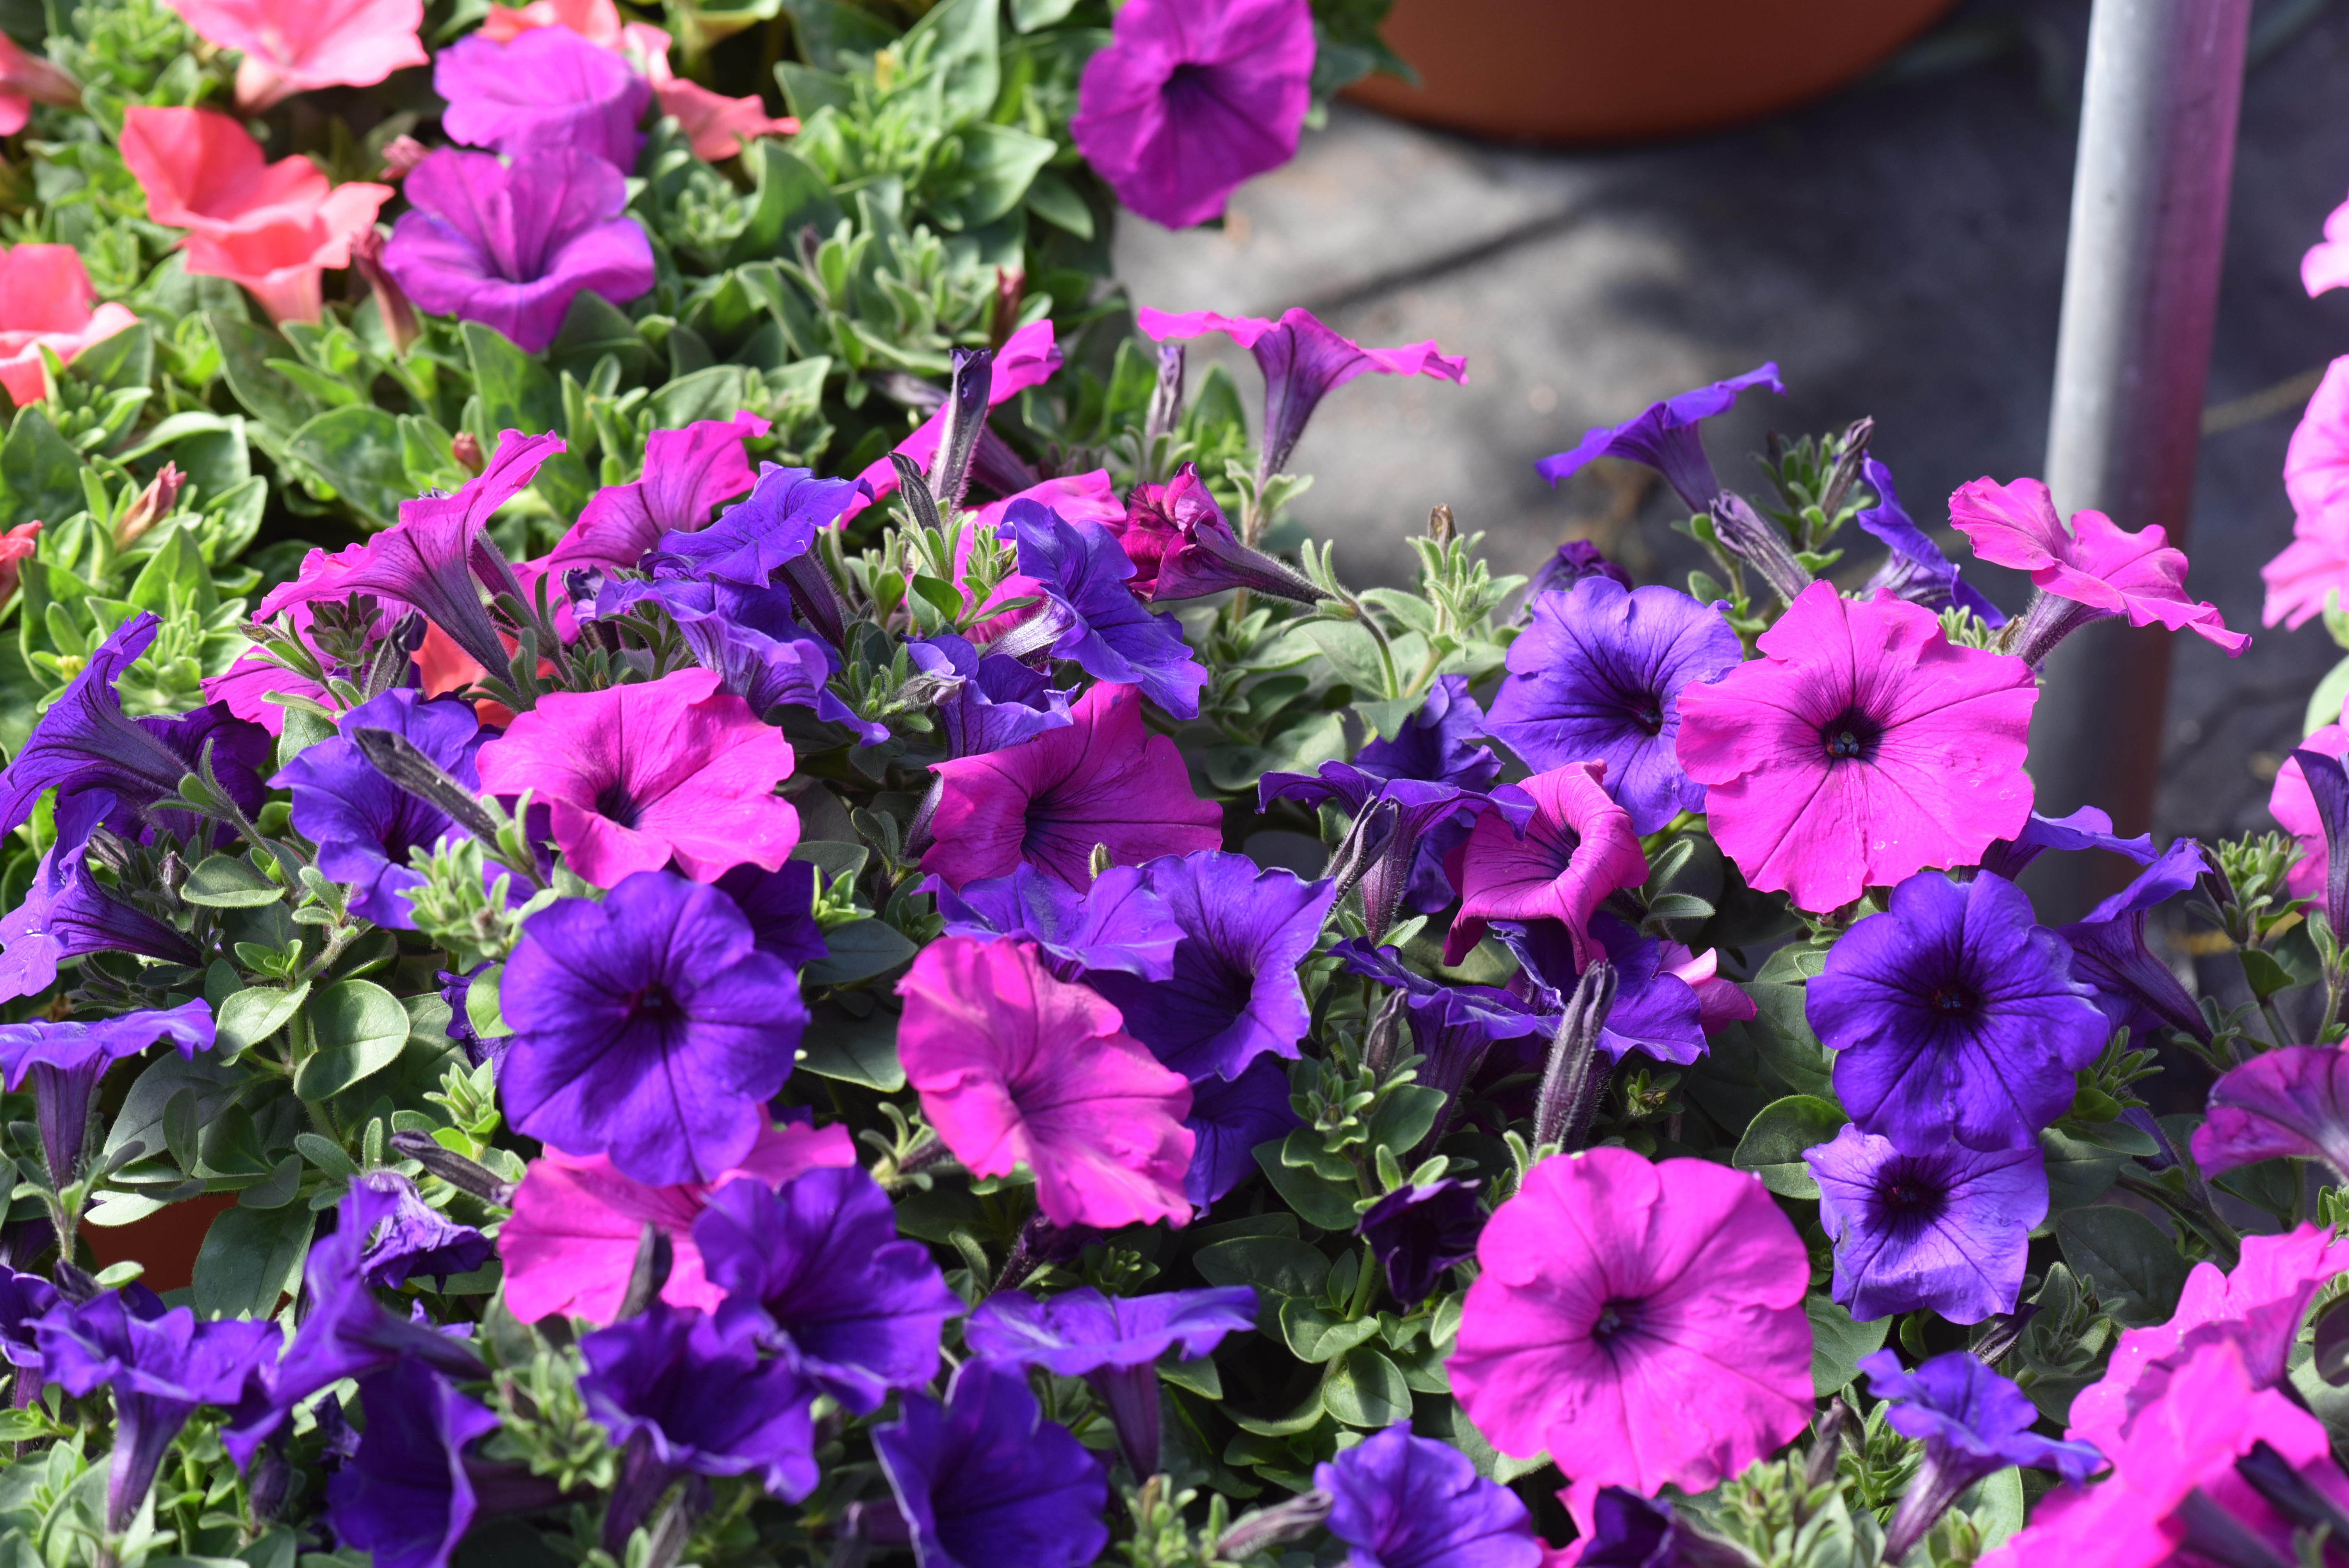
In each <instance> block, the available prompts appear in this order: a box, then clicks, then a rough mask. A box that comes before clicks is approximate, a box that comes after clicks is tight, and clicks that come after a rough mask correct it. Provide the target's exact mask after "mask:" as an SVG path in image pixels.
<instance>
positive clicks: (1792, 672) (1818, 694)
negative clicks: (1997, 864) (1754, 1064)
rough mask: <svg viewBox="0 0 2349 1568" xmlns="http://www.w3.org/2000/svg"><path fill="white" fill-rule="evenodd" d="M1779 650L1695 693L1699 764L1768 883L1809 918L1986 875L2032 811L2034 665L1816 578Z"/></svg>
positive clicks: (1756, 877)
mask: <svg viewBox="0 0 2349 1568" xmlns="http://www.w3.org/2000/svg"><path fill="white" fill-rule="evenodd" d="M1761 648H1762V652H1763V654H1764V655H1765V656H1764V657H1763V658H1760V659H1749V660H1747V661H1746V662H1745V663H1744V664H1742V665H1738V666H1737V668H1735V669H1733V670H1732V671H1731V672H1730V673H1729V674H1728V675H1727V676H1724V677H1723V679H1722V680H1720V681H1719V682H1717V683H1715V684H1713V685H1704V684H1702V683H1698V684H1692V685H1691V686H1687V687H1686V688H1684V689H1683V690H1682V693H1681V696H1680V706H1681V733H1680V740H1679V744H1678V748H1677V751H1678V755H1679V757H1680V760H1681V766H1682V768H1683V769H1686V770H1687V771H1688V775H1689V777H1690V778H1692V779H1695V780H1696V781H1697V782H1698V783H1700V784H1702V785H1705V786H1706V787H1707V792H1706V797H1705V813H1706V819H1707V820H1708V822H1709V823H1710V825H1711V827H1712V829H1713V836H1714V838H1715V839H1716V840H1717V841H1719V842H1720V844H1721V848H1722V851H1723V853H1725V854H1727V855H1728V856H1729V858H1730V859H1732V860H1733V861H1736V862H1737V868H1738V870H1740V871H1741V872H1744V874H1745V880H1746V882H1748V883H1750V884H1751V885H1752V886H1754V887H1755V888H1758V889H1761V890H1762V891H1764V892H1782V891H1783V892H1787V893H1790V894H1792V895H1793V897H1794V900H1795V903H1797V904H1799V905H1801V906H1802V907H1803V908H1805V909H1808V910H1817V911H1826V910H1831V909H1835V908H1837V907H1839V906H1841V905H1843V904H1847V903H1850V902H1851V901H1852V900H1854V899H1856V898H1857V897H1858V896H1859V895H1860V892H1861V891H1862V890H1863V889H1866V888H1868V887H1889V886H1892V885H1893V884H1894V883H1896V882H1901V881H1903V880H1904V879H1906V878H1908V877H1910V876H1913V875H1914V874H1916V873H1917V872H1920V871H1922V870H1924V869H1926V868H1927V867H1929V866H1964V865H1972V864H1974V863H1976V862H1977V861H1980V860H1981V858H1982V851H1983V850H1984V849H1986V848H1988V847H1989V846H1990V844H1991V843H1992V841H1995V840H1998V839H2011V838H2013V837H2014V835H2016V834H2017V833H2019V832H2021V831H2022V830H2023V823H2024V822H2025V821H2027V820H2029V819H2030V816H2031V779H2030V777H2029V775H2027V774H2025V773H2024V772H2023V756H2024V753H2025V752H2026V751H2027V750H2028V749H2029V742H2030V736H2031V708H2032V705H2033V703H2034V702H2035V701H2037V700H2038V696H2039V693H2038V687H2037V685H2036V683H2035V682H2034V681H2033V678H2032V674H2031V666H2030V665H2026V664H2024V663H2023V661H2022V660H2021V659H2017V658H2012V657H2009V656H2008V655H2003V654H1991V653H1983V652H1982V651H1981V650H1979V649H1973V648H1958V647H1952V646H1951V645H1950V641H1949V639H1948V638H1947V637H1946V636H1944V635H1942V634H1941V624H1940V621H1939V620H1938V619H1937V618H1936V617H1935V616H1934V615H1933V614H1932V612H1930V611H1929V610H1923V609H1920V608H1919V607H1918V606H1916V605H1914V604H1910V603H1905V602H1903V601H1901V600H1899V599H1895V598H1892V597H1891V596H1890V595H1889V594H1879V595H1878V598H1877V600H1876V601H1875V602H1874V603H1859V602H1857V601H1853V600H1847V599H1844V598H1842V597H1840V596H1838V595H1837V593H1836V591H1835V588H1834V587H1833V585H1831V584H1829V583H1813V584H1812V585H1811V586H1810V587H1808V588H1806V589H1805V590H1803V592H1802V593H1800V594H1799V595H1798V596H1796V598H1795V603H1793V604H1792V605H1790V606H1788V608H1787V611H1786V614H1785V615H1784V616H1782V617H1780V619H1779V621H1778V624H1776V625H1775V626H1773V627H1771V628H1770V629H1769V630H1768V631H1766V632H1764V633H1763V634H1762V638H1761Z"/></svg>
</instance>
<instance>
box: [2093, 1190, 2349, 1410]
mask: <svg viewBox="0 0 2349 1568" xmlns="http://www.w3.org/2000/svg"><path fill="white" fill-rule="evenodd" d="M2344 1269H2349V1242H2342V1241H2337V1240H2335V1239H2334V1238H2333V1235H2332V1234H2331V1233H2329V1232H2326V1231H2323V1230H2320V1229H2319V1228H2318V1227H2316V1226H2314V1225H2302V1226H2301V1227H2300V1228H2299V1229H2297V1230H2294V1231H2291V1232H2287V1233H2285V1234H2283V1235H2281V1236H2245V1237H2244V1238H2243V1255H2242V1260H2241V1261H2240V1263H2238V1264H2236V1265H2235V1267H2234V1268H2233V1269H2232V1270H2230V1271H2227V1272H2224V1273H2222V1272H2221V1271H2220V1268H2219V1265H2218V1264H2213V1263H2207V1262H2206V1263H2199V1264H2195V1265H2194V1270H2193V1272H2192V1273H2191V1274H2188V1275H2187V1276H2186V1288H2185V1290H2184V1291H2182V1292H2180V1293H2179V1295H2178V1310H2177V1311H2176V1312H2174V1313H2172V1314H2171V1315H2170V1317H2169V1321H2168V1323H2164V1324H2158V1325H2156V1326H2153V1327H2149V1328H2129V1329H2124V1330H2122V1332H2121V1337H2120V1343H2119V1344H2118V1345H2116V1346H2114V1347H2113V1355H2112V1359H2111V1361H2110V1362H2108V1363H2107V1364H2106V1367H2105V1375H2104V1377H2103V1378H2102V1379H2100V1380H2099V1381H2097V1382H2095V1383H2092V1384H2090V1385H2089V1386H2088V1387H2085V1388H2083V1389H2082V1390H2080V1392H2079V1394H2078V1396H2077V1397H2076V1398H2074V1399H2073V1401H2072V1412H2071V1423H2072V1432H2073V1435H2074V1436H2075V1437H2083V1438H2085V1439H2088V1440H2089V1441H2091V1442H2094V1443H2097V1444H2100V1445H2109V1444H2110V1442H2111V1441H2112V1440H2113V1439H2115V1438H2117V1437H2119V1436H2121V1435H2122V1434H2124V1433H2126V1432H2127V1430H2128V1429H2129V1428H2130V1427H2131V1426H2132V1425H2133V1424H2134V1422H2135V1420H2136V1418H2137V1412H2138V1411H2140V1410H2142V1409H2144V1408H2146V1407H2147V1405H2150V1404H2152V1403H2153V1402H2154V1401H2156V1400H2158V1399H2159V1398H2161V1397H2162V1395H2163V1394H2164V1393H2165V1392H2166V1391H2167V1390H2168V1387H2169V1385H2170V1382H2171V1380H2172V1379H2173V1378H2175V1377H2177V1376H2178V1372H2179V1371H2180V1370H2181V1369H2183V1368H2184V1367H2185V1366H2186V1364H2187V1363H2188V1362H2189V1361H2190V1360H2192V1359H2193V1358H2194V1357H2195V1355H2196V1354H2197V1353H2198V1352H2199V1351H2200V1350H2201V1349H2202V1347H2203V1346H2208V1345H2215V1344H2219V1343H2220V1342H2222V1341H2223V1342H2225V1343H2227V1344H2230V1345H2232V1346H2234V1347H2235V1348H2236V1350H2237V1351H2238V1352H2239V1353H2240V1355H2241V1357H2242V1362H2243V1370H2244V1372H2245V1374H2246V1375H2247V1376H2249V1377H2250V1378H2251V1382H2252V1384H2253V1385H2254V1386H2256V1387H2262V1388H2271V1387H2275V1386H2276V1385H2277V1384H2279V1383H2282V1381H2283V1380H2284V1376H2285V1371H2284V1363H2285V1360H2286V1358H2287V1357H2289V1356H2290V1355H2291V1353H2292V1341H2293V1340H2294V1339H2295V1338H2297V1337H2298V1336H2299V1334H2300V1324H2301V1319H2302V1318H2303V1317H2305V1316H2307V1315H2308V1306H2309V1303H2311V1302H2312V1301H2314V1300H2315V1299H2316V1293H2317V1291H2318V1290H2319V1289H2321V1288H2322V1287H2323V1285H2325V1284H2327V1283H2329V1282H2330V1281H2331V1280H2332V1279H2333V1277H2334V1276H2335V1275H2337V1274H2340V1273H2341V1272H2342V1271H2343V1270H2344Z"/></svg>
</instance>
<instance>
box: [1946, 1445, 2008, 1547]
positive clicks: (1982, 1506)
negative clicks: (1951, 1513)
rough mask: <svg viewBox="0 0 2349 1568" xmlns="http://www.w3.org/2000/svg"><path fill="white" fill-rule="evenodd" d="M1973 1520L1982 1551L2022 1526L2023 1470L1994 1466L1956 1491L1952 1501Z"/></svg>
mask: <svg viewBox="0 0 2349 1568" xmlns="http://www.w3.org/2000/svg"><path fill="white" fill-rule="evenodd" d="M1953 1506H1955V1507H1956V1509H1957V1510H1958V1511H1959V1512H1961V1513H1963V1514H1965V1515H1966V1516H1967V1517H1968V1518H1970V1519H1971V1520H1972V1521H1973V1522H1974V1529H1975V1530H1976V1531H1978V1532H1980V1533H1981V1537H1982V1549H1983V1550H1984V1551H1985V1552H1986V1551H1988V1550H1989V1549H1990V1548H1992V1547H1993V1546H1996V1545H1997V1544H1999V1542H2002V1541H2004V1540H2005V1539H2006V1538H2007V1537H2008V1536H2010V1535H2012V1534H2013V1533H2014V1532H2016V1531H2018V1530H2020V1529H2022V1528H2023V1471H2022V1470H2020V1469H2019V1468H2017V1467H2016V1466H2014V1465H2009V1466H2007V1467H2006V1468H2005V1469H2004V1470H1994V1471H1992V1473H1991V1474H1989V1475H1986V1476H1984V1477H1982V1480H1978V1481H1976V1482H1974V1484H1973V1485H1971V1486H1970V1487H1968V1488H1966V1490H1965V1491H1961V1492H1960V1493H1959V1494H1958V1501H1957V1502H1956V1503H1955V1504H1954V1505H1953Z"/></svg>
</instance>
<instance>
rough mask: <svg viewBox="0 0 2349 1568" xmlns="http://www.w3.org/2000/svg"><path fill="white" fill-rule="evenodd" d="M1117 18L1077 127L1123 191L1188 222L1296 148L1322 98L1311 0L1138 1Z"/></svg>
mask: <svg viewBox="0 0 2349 1568" xmlns="http://www.w3.org/2000/svg"><path fill="white" fill-rule="evenodd" d="M1113 27H1114V31H1113V33H1112V36H1111V40H1110V46H1109V47H1108V48H1106V49H1102V50H1101V51H1100V52H1098V53H1097V54H1095V55H1094V56H1093V57H1092V59H1090V60H1088V61H1086V62H1085V74H1084V77H1083V79H1082V80H1081V82H1080V83H1079V84H1078V88H1077V112H1076V116H1075V118H1074V119H1071V120H1070V121H1069V133H1070V134H1071V136H1073V137H1075V138H1076V139H1077V150H1079V151H1081V152H1082V153H1083V154H1084V155H1085V161H1086V162H1088V163H1090V164H1092V166H1093V169H1094V170H1096V171H1097V172H1098V173H1099V174H1100V175H1101V177H1102V179H1104V180H1106V181H1109V183H1110V188H1111V189H1112V190H1113V191H1116V192H1117V197H1118V200H1119V201H1123V202H1124V203H1125V204H1126V205H1127V206H1129V207H1131V208H1133V210H1134V211H1137V212H1139V213H1141V214H1142V215H1143V217H1145V218H1148V219H1150V220H1152V221H1153V222H1160V223H1164V224H1165V225H1166V226H1167V227H1168V228H1170V229H1187V228H1189V227H1190V226H1191V225H1192V224H1194V223H1204V222H1206V221H1207V220H1208V219H1210V218H1213V217H1216V216H1217V215H1218V214H1220V213H1221V212H1222V211H1223V210H1224V202H1225V201H1226V200H1227V199H1228V198H1229V197H1230V196H1231V193H1232V192H1233V191H1236V190H1237V189H1238V188H1239V186H1240V184H1241V182H1242V181H1246V180H1248V179H1251V178H1253V177H1254V176H1256V175H1258V174H1262V173H1264V172H1265V171H1266V170H1270V169H1278V168H1279V167H1280V166H1281V165H1282V164H1284V163H1286V162H1288V160H1290V159H1292V158H1294V157H1296V156H1297V136H1298V132H1299V130H1301V129H1303V128H1304V125H1305V111H1306V110H1307V109H1308V108H1310V107H1311V105H1312V101H1313V93H1312V83H1313V56H1314V45H1313V9H1312V7H1311V6H1309V5H1307V4H1306V0H1133V4H1131V5H1126V6H1124V7H1123V8H1121V9H1120V10H1119V11H1118V13H1117V20H1116V22H1115V23H1114V24H1113Z"/></svg>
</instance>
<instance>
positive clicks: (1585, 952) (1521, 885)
mask: <svg viewBox="0 0 2349 1568" xmlns="http://www.w3.org/2000/svg"><path fill="white" fill-rule="evenodd" d="M1606 778H1607V764H1605V763H1604V762H1570V763H1568V764H1567V766H1565V767H1563V768H1553V769H1550V770H1549V771H1548V772H1547V773H1537V774H1535V775H1534V776H1533V777H1532V778H1530V779H1526V781H1525V782H1524V783H1523V784H1521V785H1519V786H1518V788H1520V789H1523V790H1524V791H1525V792H1526V794H1528V795H1530V796H1532V797H1533V799H1534V807H1535V810H1534V815H1533V820H1531V821H1529V822H1527V823H1526V826H1525V829H1524V830H1523V831H1519V830H1517V829H1516V827H1515V826H1514V825H1513V824H1512V823H1511V822H1510V821H1509V820H1508V819H1507V818H1506V817H1504V816H1503V815H1502V814H1501V813H1500V812H1498V811H1485V812H1481V813H1479V814H1478V815H1477V818H1476V826H1475V829H1473V830H1471V831H1470V833H1469V835H1468V847H1467V850H1466V851H1465V852H1464V854H1463V855H1462V856H1461V860H1460V875H1461V882H1460V890H1461V904H1460V913H1459V916H1458V917H1457V918H1456V919H1454V921H1453V923H1452V934H1451V935H1450V936H1448V937H1446V938H1445V939H1444V962H1445V963H1446V964H1457V963H1459V962H1460V961H1461V959H1463V958H1465V957H1466V956H1468V952H1469V949H1471V948H1473V947H1475V945H1476V944H1478V943H1479V942H1482V941H1483V940H1484V939H1485V922H1486V921H1488V920H1555V921H1557V922H1559V923H1562V924H1564V925H1565V927H1566V930H1567V935H1568V938H1569V939H1570V940H1571V942H1572V943H1573V945H1574V966H1575V968H1576V969H1578V970H1580V969H1583V968H1586V967H1588V965H1589V963H1590V959H1591V954H1593V953H1594V952H1596V951H1597V944H1595V943H1594V942H1592V941H1591V939H1590V917H1591V915H1592V913H1594V912H1596V911H1597V910H1598V908H1599V902H1600V901H1601V900H1602V899H1604V898H1605V897H1606V896H1607V895H1608V894H1609V893H1610V892H1615V891H1616V890H1617V889H1618V888H1627V887H1638V886H1639V885H1640V883H1641V882H1646V881H1647V880H1648V857H1647V856H1646V855H1645V854H1642V853H1641V852H1640V835H1639V834H1638V833H1637V832H1635V831H1633V830H1632V828H1631V817H1630V813H1629V812H1627V811H1626V810H1623V808H1622V807H1620V806H1619V805H1617V804H1616V803H1615V801H1614V799H1613V797H1611V796H1609V794H1608V793H1607V785H1606Z"/></svg>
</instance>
